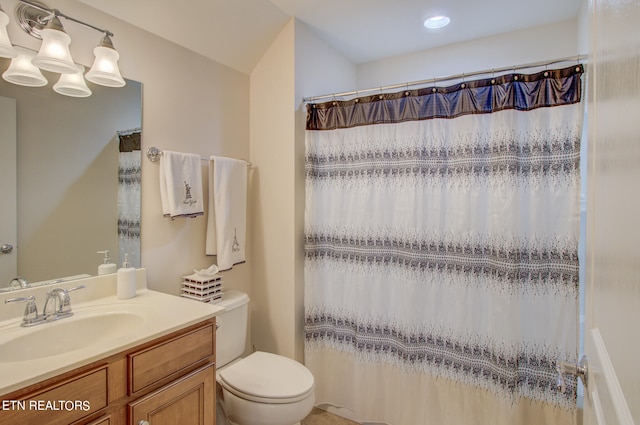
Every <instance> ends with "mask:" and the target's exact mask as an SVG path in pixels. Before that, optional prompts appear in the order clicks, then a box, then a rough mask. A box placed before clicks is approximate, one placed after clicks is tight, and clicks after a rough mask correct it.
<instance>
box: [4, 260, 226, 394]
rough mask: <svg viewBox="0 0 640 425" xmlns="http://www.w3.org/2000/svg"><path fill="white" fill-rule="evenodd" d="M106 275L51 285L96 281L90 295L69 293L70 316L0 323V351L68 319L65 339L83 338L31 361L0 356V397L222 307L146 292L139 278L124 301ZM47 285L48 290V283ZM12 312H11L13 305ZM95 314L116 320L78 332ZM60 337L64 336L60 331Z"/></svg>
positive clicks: (16, 293)
mask: <svg viewBox="0 0 640 425" xmlns="http://www.w3.org/2000/svg"><path fill="white" fill-rule="evenodd" d="M138 275H139V276H141V277H142V278H143V279H144V278H145V277H146V276H145V273H144V270H142V272H140V270H139V273H138ZM92 279H94V280H95V279H98V280H99V283H98V284H96V283H95V282H94V281H93V280H92ZM111 279H113V280H115V276H111V277H108V278H106V277H102V276H101V277H97V278H90V279H83V280H79V281H75V282H72V283H70V284H65V285H59V286H55V287H64V288H69V287H72V286H77V285H80V284H84V285H87V288H90V287H92V286H91V285H100V288H101V289H98V290H96V289H95V287H93V288H92V290H89V291H87V293H90V295H83V296H81V294H82V293H83V292H84V291H85V289H82V290H78V291H74V292H72V293H70V295H71V298H72V302H71V306H72V310H73V313H74V315H73V316H71V317H68V318H64V319H60V320H58V321H55V322H52V323H44V324H40V325H36V326H32V327H28V328H25V327H21V326H19V324H20V322H21V321H22V314H20V316H19V317H11V318H8V319H5V320H2V321H0V352H1V350H2V349H3V345H4V346H5V347H7V345H6V344H11V343H12V342H11V341H12V340H14V339H15V338H20V337H24V336H25V335H27V334H29V333H31V332H41V334H40V335H42V332H46V329H47V328H48V327H55V326H63V325H65V323H67V325H66V326H69V325H70V324H71V322H72V321H75V322H77V323H76V324H74V326H73V329H74V335H71V336H68V338H71V340H70V343H72V344H73V343H75V342H76V341H74V340H73V338H79V339H81V340H83V341H89V342H88V343H86V344H84V343H83V344H81V345H82V346H81V347H79V348H75V347H73V348H75V349H73V350H71V351H68V352H64V353H61V354H54V355H41V354H38V355H37V356H36V357H40V358H35V359H32V360H23V359H19V360H16V359H14V358H11V359H10V361H7V360H6V359H3V360H1V361H0V395H3V394H7V393H9V392H12V391H15V390H18V389H20V388H23V387H25V386H27V385H31V384H34V383H36V382H39V381H42V380H44V379H47V378H51V377H54V376H56V375H59V374H61V373H64V372H68V371H70V370H73V369H75V368H78V367H80V366H83V365H86V364H89V363H91V362H94V361H97V360H100V359H102V358H105V357H108V356H110V355H113V354H116V353H119V352H122V351H124V350H127V349H129V348H132V347H135V346H136V345H139V344H142V343H145V342H148V341H151V340H153V339H155V338H158V337H161V336H164V335H167V334H169V333H171V332H174V331H176V330H179V329H182V328H185V327H187V326H190V325H193V324H195V323H198V322H201V321H203V320H207V319H210V318H212V317H215V316H216V315H218V314H219V313H220V312H221V311H223V310H224V308H223V307H220V306H216V305H215V304H206V303H201V302H198V301H193V300H189V299H186V298H181V297H178V296H174V295H168V294H164V293H161V292H156V291H151V290H149V289H146V282H145V283H143V284H140V279H138V281H139V283H138V290H137V293H136V297H135V298H131V299H128V300H119V299H117V298H116V296H115V295H113V293H114V292H115V291H112V289H115V282H111ZM47 289H52V287H49V288H47ZM26 291H27V290H24V291H23V290H21V291H13V292H10V293H8V294H2V295H3V297H0V301H1V302H2V304H4V299H3V298H9V296H6V295H10V296H13V297H15V296H25V295H28V294H29V293H28V292H26ZM34 291H35V289H34ZM38 294H39V296H38V295H36V299H37V305H38V309H39V311H41V309H42V306H43V303H44V298H43V297H42V290H40V291H38ZM74 299H77V300H74ZM7 306H9V304H7V305H6V306H5V305H0V309H2V308H5V307H7ZM19 306H20V307H21V309H22V310H24V304H22V303H20V304H19ZM13 311H14V312H15V308H14V310H13ZM95 316H107V317H114V318H118V319H120V321H116V322H114V328H110V327H109V326H108V325H107V327H106V328H104V327H103V328H104V329H102V330H101V331H99V332H98V335H95V336H94V335H91V331H90V330H89V329H87V332H84V330H83V325H82V323H83V322H82V321H83V320H86V319H91V318H92V317H95ZM129 317H130V318H131V319H132V320H131V323H130V326H129V325H128V322H127V320H128V318H129ZM0 319H3V317H0ZM123 320H124V322H123ZM105 323H109V322H108V321H107V322H105ZM75 325H78V326H75ZM65 338H67V336H66V334H65ZM45 345H46V344H45ZM40 349H41V348H40ZM27 357H28V356H27Z"/></svg>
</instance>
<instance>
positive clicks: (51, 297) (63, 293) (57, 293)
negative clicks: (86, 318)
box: [4, 285, 86, 327]
mask: <svg viewBox="0 0 640 425" xmlns="http://www.w3.org/2000/svg"><path fill="white" fill-rule="evenodd" d="M85 287H86V286H85V285H80V286H76V287H74V288H69V289H62V288H55V289H52V290H50V291H48V292H47V300H46V301H45V303H44V308H43V309H42V315H38V307H37V306H36V298H35V297H34V296H33V295H29V296H28V297H17V298H8V299H6V300H4V302H5V304H7V303H15V302H26V303H27V306H26V307H25V309H24V316H23V317H22V323H21V324H20V326H25V327H29V326H35V325H39V324H42V323H45V322H53V321H55V320H58V319H62V318H65V317H69V316H71V315H73V312H72V311H71V297H70V296H69V292H71V291H76V290H78V289H82V288H85Z"/></svg>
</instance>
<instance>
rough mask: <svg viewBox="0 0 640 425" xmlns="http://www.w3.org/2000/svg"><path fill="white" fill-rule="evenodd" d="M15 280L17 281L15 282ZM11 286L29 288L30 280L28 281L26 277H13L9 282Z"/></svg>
mask: <svg viewBox="0 0 640 425" xmlns="http://www.w3.org/2000/svg"><path fill="white" fill-rule="evenodd" d="M14 282H15V283H14ZM9 286H10V287H11V288H21V289H22V288H28V287H29V282H27V279H25V278H24V277H20V276H18V277H14V278H13V279H11V282H9Z"/></svg>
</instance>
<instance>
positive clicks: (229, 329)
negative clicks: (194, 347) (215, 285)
mask: <svg viewBox="0 0 640 425" xmlns="http://www.w3.org/2000/svg"><path fill="white" fill-rule="evenodd" d="M216 305H219V306H222V307H224V308H225V311H223V312H222V313H220V314H218V316H216V322H217V323H218V324H219V325H220V326H219V327H218V330H217V331H216V367H217V368H221V367H222V366H224V365H226V364H227V363H229V362H231V361H233V360H235V359H237V358H238V357H240V356H242V353H244V349H245V343H246V339H247V325H248V320H249V296H248V295H247V294H245V293H244V292H240V291H224V292H223V294H222V300H221V301H219V302H217V303H216Z"/></svg>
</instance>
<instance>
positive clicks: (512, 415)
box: [305, 65, 583, 425]
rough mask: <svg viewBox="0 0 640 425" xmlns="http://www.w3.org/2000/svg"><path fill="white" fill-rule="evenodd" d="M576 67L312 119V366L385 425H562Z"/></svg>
mask: <svg viewBox="0 0 640 425" xmlns="http://www.w3.org/2000/svg"><path fill="white" fill-rule="evenodd" d="M582 73H583V67H582V66H581V65H576V66H572V67H570V68H565V69H558V70H546V71H544V72H540V73H535V74H520V73H514V74H509V75H504V76H500V77H495V78H491V79H485V80H477V81H471V82H462V83H459V84H456V85H453V86H450V87H429V88H424V89H419V90H407V91H403V92H399V93H391V94H380V95H376V96H367V97H361V98H358V99H352V100H347V101H333V102H326V103H319V104H309V105H307V112H308V113H307V131H306V154H305V155H306V159H305V160H306V165H305V173H306V210H305V336H306V339H305V363H306V365H307V366H308V367H309V369H310V370H311V371H312V373H313V374H314V376H315V379H316V402H317V403H329V404H331V405H334V406H341V407H346V408H348V409H350V410H352V411H353V416H354V417H356V418H358V419H362V420H367V421H375V422H383V423H388V424H391V425H421V424H425V425H427V424H428V425H472V424H478V425H488V424H491V425H499V424H510V425H514V424H516V425H517V424H532V425H545V424H549V425H550V424H554V425H561V424H571V423H574V422H575V417H576V416H575V415H576V385H577V384H576V379H575V377H571V376H565V377H564V379H565V383H566V388H565V391H564V392H562V391H561V390H560V389H558V388H557V378H558V376H557V372H556V367H555V366H556V361H558V360H565V361H572V362H575V361H576V359H577V346H578V341H577V338H578V336H577V334H578V332H577V326H578V325H577V322H578V321H577V314H578V313H577V309H578V285H579V282H578V271H579V270H578V239H579V208H580V204H579V201H580V199H579V197H580V170H579V161H580V156H579V152H580V138H581V127H582V125H581V123H582V107H581V105H580V100H581V75H582Z"/></svg>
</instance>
